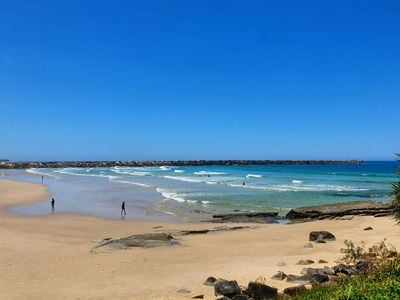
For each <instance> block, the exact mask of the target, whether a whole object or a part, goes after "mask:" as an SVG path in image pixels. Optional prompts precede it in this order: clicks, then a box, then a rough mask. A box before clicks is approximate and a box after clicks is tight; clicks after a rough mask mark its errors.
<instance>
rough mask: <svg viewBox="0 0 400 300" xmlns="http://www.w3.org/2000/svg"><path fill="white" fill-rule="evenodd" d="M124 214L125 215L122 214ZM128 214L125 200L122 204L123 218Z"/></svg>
mask: <svg viewBox="0 0 400 300" xmlns="http://www.w3.org/2000/svg"><path fill="white" fill-rule="evenodd" d="M122 214H123V215H122ZM125 216H126V210H125V201H123V202H122V206H121V218H122V217H125Z"/></svg>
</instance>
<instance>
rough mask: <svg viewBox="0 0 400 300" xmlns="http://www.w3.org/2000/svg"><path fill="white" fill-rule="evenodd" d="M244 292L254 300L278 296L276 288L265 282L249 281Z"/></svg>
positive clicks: (264, 299)
mask: <svg viewBox="0 0 400 300" xmlns="http://www.w3.org/2000/svg"><path fill="white" fill-rule="evenodd" d="M246 294H247V295H248V296H250V297H251V298H253V299H254V300H266V299H274V298H276V297H277V296H278V289H276V288H274V287H270V286H269V285H266V284H261V283H257V282H252V281H250V282H249V285H248V287H247V291H246Z"/></svg>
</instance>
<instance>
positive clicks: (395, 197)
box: [391, 153, 400, 224]
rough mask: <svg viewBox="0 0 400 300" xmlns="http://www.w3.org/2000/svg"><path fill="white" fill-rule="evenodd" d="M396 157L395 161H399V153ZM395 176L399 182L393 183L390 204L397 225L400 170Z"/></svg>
mask: <svg viewBox="0 0 400 300" xmlns="http://www.w3.org/2000/svg"><path fill="white" fill-rule="evenodd" d="M396 156H397V160H398V161H400V153H398V154H396ZM397 174H398V175H399V180H398V181H397V182H395V183H393V190H392V195H393V200H392V202H391V204H392V208H393V214H394V217H395V219H396V220H397V224H400V168H399V170H398V171H397Z"/></svg>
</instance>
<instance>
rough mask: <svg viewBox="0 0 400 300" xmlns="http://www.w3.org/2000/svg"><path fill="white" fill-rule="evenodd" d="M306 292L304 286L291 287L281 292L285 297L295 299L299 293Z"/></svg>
mask: <svg viewBox="0 0 400 300" xmlns="http://www.w3.org/2000/svg"><path fill="white" fill-rule="evenodd" d="M305 291H307V289H306V287H305V286H304V285H298V286H291V287H288V288H286V289H284V290H283V293H284V294H285V295H288V296H291V297H295V296H298V295H300V294H301V293H304V292H305Z"/></svg>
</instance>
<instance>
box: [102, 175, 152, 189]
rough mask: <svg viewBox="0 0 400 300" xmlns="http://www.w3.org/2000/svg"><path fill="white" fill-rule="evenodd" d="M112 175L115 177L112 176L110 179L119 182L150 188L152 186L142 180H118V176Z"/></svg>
mask: <svg viewBox="0 0 400 300" xmlns="http://www.w3.org/2000/svg"><path fill="white" fill-rule="evenodd" d="M110 177H114V178H110V179H109V180H110V181H112V182H119V183H127V184H133V185H138V186H142V187H146V188H150V187H151V186H150V185H148V184H144V183H140V182H133V181H126V180H116V179H117V178H119V177H117V176H110Z"/></svg>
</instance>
